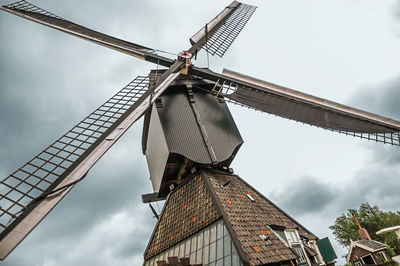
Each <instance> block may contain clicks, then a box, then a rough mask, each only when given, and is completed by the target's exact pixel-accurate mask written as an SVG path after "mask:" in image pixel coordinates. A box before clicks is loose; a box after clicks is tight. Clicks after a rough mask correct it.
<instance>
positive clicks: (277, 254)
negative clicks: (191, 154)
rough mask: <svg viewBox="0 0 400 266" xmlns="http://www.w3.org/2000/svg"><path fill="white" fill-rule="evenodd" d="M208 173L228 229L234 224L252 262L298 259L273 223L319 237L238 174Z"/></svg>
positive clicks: (237, 236) (238, 237) (256, 263)
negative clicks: (275, 231) (274, 230)
mask: <svg viewBox="0 0 400 266" xmlns="http://www.w3.org/2000/svg"><path fill="white" fill-rule="evenodd" d="M206 175H207V176H208V180H209V181H210V184H211V186H212V191H214V192H215V193H216V196H217V197H218V200H219V202H220V204H221V205H222V209H223V212H224V213H225V214H226V217H227V219H225V217H224V220H227V221H225V222H226V223H227V227H228V229H229V226H231V227H232V229H233V231H234V234H236V238H237V239H238V241H239V242H240V244H241V246H242V248H243V250H244V252H245V253H246V255H247V257H248V260H249V262H250V263H251V264H253V265H259V264H266V263H274V262H279V261H287V260H291V259H296V258H297V256H296V255H295V254H294V253H293V251H292V250H291V249H289V248H288V247H286V246H285V244H284V243H283V242H282V241H280V240H279V239H278V238H277V236H275V235H273V234H271V233H270V231H269V230H268V228H270V226H271V225H279V226H282V227H285V228H296V229H297V230H298V231H299V233H300V235H302V236H304V237H307V238H308V239H316V236H314V235H313V234H311V233H310V232H309V231H307V230H306V229H305V228H304V227H303V226H301V225H300V224H299V223H297V222H295V221H294V220H293V219H292V218H291V217H290V216H288V215H287V214H286V213H284V212H283V211H282V210H281V209H279V208H278V207H277V206H276V205H275V204H273V203H272V202H271V201H269V200H268V199H267V198H265V197H264V196H263V195H261V194H260V193H259V192H258V191H256V190H255V189H253V188H252V187H251V186H250V185H248V184H247V183H246V182H244V181H243V180H242V179H240V178H239V177H238V176H236V175H229V174H223V173H217V172H207V174H206ZM224 185H225V188H224ZM247 195H249V196H250V197H249V196H247ZM251 198H252V199H254V201H253V200H252V199H251ZM229 224H230V225H229ZM261 235H265V236H268V240H269V241H265V240H263V239H262V238H261V237H260V236H261ZM231 237H232V239H234V238H235V236H231Z"/></svg>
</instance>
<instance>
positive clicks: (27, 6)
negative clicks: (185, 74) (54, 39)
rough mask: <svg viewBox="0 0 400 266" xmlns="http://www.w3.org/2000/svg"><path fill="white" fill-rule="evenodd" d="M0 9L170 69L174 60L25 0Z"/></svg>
mask: <svg viewBox="0 0 400 266" xmlns="http://www.w3.org/2000/svg"><path fill="white" fill-rule="evenodd" d="M0 9H2V10H4V11H7V12H9V13H11V14H14V15H17V16H20V17H22V18H25V19H28V20H31V21H34V22H37V23H40V24H42V25H45V26H48V27H50V28H53V29H56V30H59V31H62V32H65V33H68V34H71V35H74V36H76V37H79V38H82V39H85V40H88V41H90V42H93V43H96V44H99V45H102V46H105V47H108V48H111V49H114V50H117V51H119V52H123V53H125V54H128V55H132V56H135V57H137V58H140V59H142V60H146V61H149V62H153V63H157V64H160V65H162V66H166V67H169V66H170V65H172V64H173V62H174V61H173V60H171V59H169V58H166V57H163V56H160V55H158V54H156V50H154V49H152V48H148V47H145V46H142V45H139V44H136V43H132V42H128V41H125V40H121V39H118V38H115V37H112V36H110V35H107V34H104V33H101V32H98V31H95V30H92V29H89V28H86V27H84V26H81V25H79V24H76V23H73V22H71V21H68V20H66V19H64V18H62V17H60V16H57V15H55V14H52V13H50V12H48V11H46V10H44V9H42V8H40V7H37V6H35V5H33V4H31V3H29V2H27V1H25V0H22V1H19V2H15V3H12V4H9V5H6V6H0Z"/></svg>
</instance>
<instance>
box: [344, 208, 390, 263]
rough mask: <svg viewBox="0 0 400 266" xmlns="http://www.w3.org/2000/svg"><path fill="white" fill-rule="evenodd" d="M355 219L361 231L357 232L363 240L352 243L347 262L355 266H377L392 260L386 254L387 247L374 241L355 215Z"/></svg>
mask: <svg viewBox="0 0 400 266" xmlns="http://www.w3.org/2000/svg"><path fill="white" fill-rule="evenodd" d="M353 217H354V220H355V221H356V223H357V225H358V228H359V229H358V231H357V232H358V235H359V236H360V238H361V240H358V241H351V243H350V250H349V253H348V254H347V257H346V261H347V262H349V263H351V264H353V265H354V266H361V265H377V264H381V263H384V262H385V261H386V260H388V259H390V256H389V255H388V254H387V252H386V247H387V245H385V244H383V243H381V242H378V241H375V240H372V239H371V237H370V236H369V233H368V231H367V229H365V228H362V227H361V225H360V223H359V222H358V220H357V218H356V217H355V216H354V215H353Z"/></svg>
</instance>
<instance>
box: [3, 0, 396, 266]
mask: <svg viewBox="0 0 400 266" xmlns="http://www.w3.org/2000/svg"><path fill="white" fill-rule="evenodd" d="M32 2H33V3H34V4H37V5H40V6H41V7H43V8H44V9H47V10H49V11H51V12H53V13H55V14H57V15H60V16H62V17H64V18H66V19H69V20H71V21H74V22H76V23H79V24H82V25H84V26H87V27H89V28H92V29H96V30H99V31H102V32H104V33H107V34H110V35H114V36H116V37H119V38H122V39H125V40H128V41H132V42H135V43H138V44H142V45H144V46H148V47H152V48H156V49H161V50H164V51H168V52H173V53H178V52H179V51H181V50H184V49H188V48H189V47H190V46H189V41H188V39H189V37H190V36H191V35H192V34H194V33H195V32H197V31H198V30H199V29H200V28H201V27H202V26H204V24H205V23H206V22H208V21H209V20H210V19H212V18H213V17H214V16H215V15H216V14H217V13H219V12H220V11H221V10H222V9H223V8H224V6H226V5H228V4H229V1H204V0H203V1H201V4H200V5H197V4H198V3H200V2H199V1H196V2H195V1H190V2H189V1H174V0H163V1H154V0H151V1H141V2H138V1H103V0H102V1H96V2H95V3H96V5H94V1H89V0H80V1H71V0H70V1H61V0H51V1H50V0H46V1H44V0H43V1H39V0H35V1H32ZM0 3H1V4H4V3H9V1H4V0H3V1H1V0H0ZM195 3H196V4H195ZM249 3H250V4H254V5H256V6H258V9H257V10H256V12H255V13H254V15H253V17H252V18H251V19H250V21H249V23H248V25H247V26H246V27H245V28H244V30H243V31H242V33H241V34H240V35H239V37H238V38H237V39H236V41H235V42H234V43H233V45H232V46H231V47H230V49H229V50H228V52H227V53H226V54H225V56H224V57H223V58H222V59H219V58H214V57H210V67H211V68H212V69H213V70H215V71H221V70H222V69H223V68H228V69H231V70H234V71H237V72H241V73H244V74H247V75H250V76H254V77H257V78H260V79H263V80H266V81H270V82H273V83H277V84H280V85H284V86H287V87H289V88H292V89H296V90H301V91H303V92H306V93H310V94H313V95H316V96H320V97H324V98H327V99H329V100H334V101H337V102H340V103H345V104H349V105H352V106H355V107H358V108H361V109H365V110H367V111H370V112H376V113H378V114H381V115H385V116H389V117H391V118H394V119H397V120H400V104H399V101H400V2H399V1H373V0H362V1H360V0H352V1H350V0H346V1H345V0H337V1H330V2H326V1H318V0H313V1H312V0H309V1H298V0H296V1H282V0H279V1H278V0H276V1H272V0H269V1H249ZM206 62H207V61H206V60H205V55H204V53H203V55H202V56H201V58H200V60H198V61H197V62H195V64H196V65H197V66H206ZM0 64H1V65H0V66H1V67H0V175H1V176H3V177H5V176H7V175H8V174H9V173H10V172H12V171H14V170H15V169H16V168H18V167H19V166H21V165H22V164H23V163H25V162H26V161H27V160H29V159H31V158H32V157H33V156H34V155H36V154H37V153H38V152H40V151H41V150H42V149H43V148H45V147H47V145H49V144H50V143H51V142H53V141H54V140H55V139H57V138H58V137H59V136H61V135H62V134H63V133H65V132H66V131H68V130H69V129H70V128H72V127H73V126H74V125H75V124H76V123H77V122H79V121H80V120H81V119H82V118H83V117H85V116H86V115H87V114H89V113H90V112H92V111H93V110H94V109H95V108H97V107H98V106H99V105H101V104H102V103H103V102H105V101H106V100H107V99H108V98H109V97H111V96H112V95H113V94H114V93H115V92H117V91H118V90H120V89H121V88H122V87H123V86H124V85H126V84H127V83H128V82H129V81H131V80H132V79H133V78H134V77H136V76H137V75H146V74H147V73H148V72H149V71H150V69H152V68H155V67H156V66H155V65H152V64H150V63H146V62H142V61H140V60H139V59H136V58H133V57H129V56H127V55H124V54H120V53H118V52H116V51H113V50H110V49H107V48H104V47H101V46H97V45H95V44H92V43H89V42H86V41H84V40H81V39H78V38H75V37H72V36H69V35H67V34H64V33H61V32H57V31H55V30H52V29H48V28H46V27H44V26H41V25H38V24H35V23H33V22H29V21H27V20H24V19H21V18H19V17H16V16H13V15H10V14H8V13H5V12H0ZM230 109H231V111H232V114H233V116H234V118H235V119H236V122H237V125H238V128H239V130H240V132H241V134H242V137H243V139H244V141H245V143H244V145H243V146H242V148H241V150H240V151H239V153H238V155H237V157H236V159H235V161H234V162H233V164H232V167H233V168H234V170H235V173H236V174H238V175H240V176H241V177H243V178H244V179H245V180H246V181H248V182H249V183H250V184H251V185H253V186H254V187H256V188H257V189H258V190H259V191H260V192H262V193H263V194H264V195H265V196H267V197H269V198H270V199H271V200H273V201H274V202H275V203H276V204H278V205H279V206H281V207H282V208H283V209H284V210H286V211H287V212H288V213H289V214H290V215H292V216H293V217H294V218H296V219H297V220H298V221H300V222H301V223H302V224H303V225H304V226H306V227H307V228H309V229H310V230H311V231H312V232H313V233H315V234H316V235H318V236H319V237H320V238H323V237H325V236H329V238H330V239H331V241H332V243H333V244H334V248H335V250H336V252H337V255H338V256H339V257H341V256H343V255H345V254H346V249H344V248H343V247H340V246H339V245H338V244H337V242H335V241H334V237H333V236H332V234H331V231H330V230H329V228H328V227H329V226H330V225H332V224H333V223H334V220H335V218H336V217H338V216H340V215H341V214H342V213H344V212H346V210H347V209H349V208H357V207H358V206H359V205H360V204H361V203H362V202H369V203H370V204H377V205H378V206H379V207H381V208H382V209H383V210H385V211H389V210H390V211H398V210H399V206H400V196H399V195H400V193H399V191H400V182H399V176H400V166H399V162H400V152H399V147H391V146H389V145H383V144H376V143H372V142H368V141H365V140H359V139H355V138H353V137H348V136H343V135H339V134H336V133H332V132H328V131H324V130H321V129H318V128H313V127H310V126H307V125H302V124H299V123H296V122H293V121H288V120H285V119H281V118H277V117H274V116H270V115H267V114H263V113H260V112H255V111H252V110H247V109H244V108H241V107H236V106H230ZM142 123H143V121H142V120H140V121H138V122H137V123H136V124H135V125H134V126H132V128H131V129H130V130H129V131H128V132H127V133H126V134H125V135H124V136H123V137H122V138H121V139H120V141H119V142H118V143H117V144H115V145H114V146H113V147H112V148H111V149H110V151H109V152H108V153H107V154H106V155H105V156H104V157H103V158H102V159H101V160H100V161H99V163H98V164H97V165H96V166H95V167H94V168H93V169H92V170H91V171H90V172H89V174H88V175H87V177H86V178H85V179H84V180H83V181H82V182H80V183H79V184H78V185H77V186H76V187H75V188H74V189H73V190H72V191H71V192H70V193H69V194H68V195H67V196H66V197H65V199H64V200H63V201H62V202H60V204H59V205H58V206H57V207H56V208H55V209H54V211H53V212H51V213H50V214H49V215H48V216H47V217H46V218H45V219H44V220H43V222H42V223H41V224H40V225H39V226H38V227H37V228H36V229H35V230H34V231H33V232H32V233H31V234H30V235H29V236H28V237H27V238H26V239H25V240H24V241H23V243H22V244H20V245H19V246H18V247H17V248H16V249H15V250H14V252H13V253H12V254H11V255H10V256H9V257H8V258H7V260H6V261H5V263H3V265H140V264H141V262H142V261H143V251H144V249H145V246H146V244H147V241H148V239H149V237H150V234H151V232H152V229H153V226H154V224H155V222H156V221H155V219H154V218H152V213H151V211H150V208H149V207H148V206H146V205H144V204H142V203H141V199H140V195H141V194H144V193H149V192H152V188H151V184H150V181H149V173H148V170H147V164H146V160H145V157H144V156H143V155H142V153H141V145H140V141H141V130H142ZM157 207H158V208H159V209H161V207H162V206H161V204H159V205H158V206H157ZM341 262H344V260H343V259H341Z"/></svg>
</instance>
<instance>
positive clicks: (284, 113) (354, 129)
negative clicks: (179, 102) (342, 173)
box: [192, 68, 400, 146]
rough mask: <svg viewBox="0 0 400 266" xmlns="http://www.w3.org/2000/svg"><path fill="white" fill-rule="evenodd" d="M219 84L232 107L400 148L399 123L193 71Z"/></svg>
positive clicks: (232, 75) (231, 76)
mask: <svg viewBox="0 0 400 266" xmlns="http://www.w3.org/2000/svg"><path fill="white" fill-rule="evenodd" d="M192 73H193V74H195V75H200V76H203V77H204V78H208V79H211V80H214V81H216V82H218V84H219V86H223V88H221V90H220V92H221V94H222V95H223V96H224V97H225V98H226V99H227V100H228V101H231V102H233V103H235V104H238V105H242V106H245V107H249V108H252V109H255V110H259V111H263V112H266V113H269V114H273V115H277V116H280V117H283V118H287V119H291V120H295V121H298V122H301V123H305V124H309V125H312V126H317V127H320V128H323V129H328V130H332V131H335V132H339V133H343V134H346V135H351V136H355V137H359V138H363V139H368V140H372V141H376V142H383V143H386V144H391V145H396V146H400V122H399V121H396V120H393V119H390V118H386V117H383V116H379V115H377V114H372V113H369V112H366V111H362V110H359V109H356V108H353V107H350V106H346V105H343V104H339V103H336V102H333V101H329V100H326V99H322V98H319V97H316V96H312V95H309V94H306V93H303V92H299V91H295V90H292V89H289V88H285V87H283V86H279V85H276V84H273V83H270V82H266V81H263V80H259V79H256V78H252V77H249V76H246V75H243V74H240V73H237V72H233V71H230V70H226V69H224V71H223V73H222V74H217V73H214V72H212V71H210V70H208V69H199V68H193V70H192Z"/></svg>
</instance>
